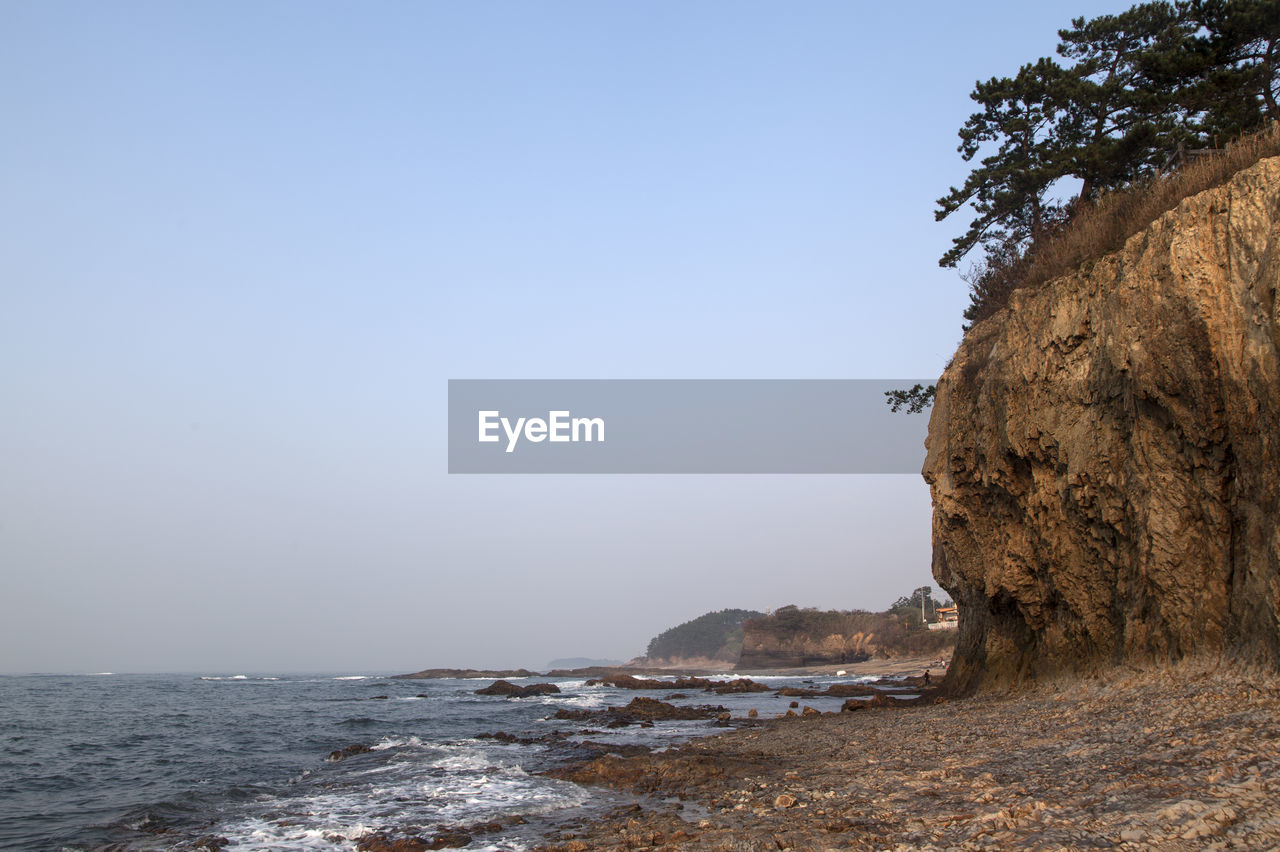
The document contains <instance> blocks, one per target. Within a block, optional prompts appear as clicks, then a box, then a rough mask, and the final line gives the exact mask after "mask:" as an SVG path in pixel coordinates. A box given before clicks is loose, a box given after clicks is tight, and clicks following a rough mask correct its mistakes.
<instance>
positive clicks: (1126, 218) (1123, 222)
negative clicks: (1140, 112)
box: [983, 123, 1280, 316]
mask: <svg viewBox="0 0 1280 852" xmlns="http://www.w3.org/2000/svg"><path fill="white" fill-rule="evenodd" d="M1275 156H1280V123H1273V124H1272V125H1271V127H1269V128H1268V129H1266V130H1263V131H1261V132H1259V133H1256V134H1253V135H1251V136H1245V137H1242V138H1241V139H1239V140H1237V141H1235V142H1233V143H1231V144H1230V145H1228V146H1227V148H1226V149H1225V150H1223V151H1220V152H1217V153H1214V154H1210V155H1206V156H1201V157H1198V158H1196V159H1194V160H1192V161H1191V162H1189V163H1186V164H1185V165H1183V166H1182V167H1181V168H1180V169H1178V170H1177V171H1175V172H1171V173H1169V174H1166V175H1163V176H1159V177H1156V178H1154V179H1152V180H1150V181H1148V182H1145V183H1142V184H1139V185H1135V186H1131V187H1129V188H1127V189H1123V190H1117V191H1115V192H1111V193H1108V194H1106V195H1104V196H1103V197H1102V198H1101V199H1099V200H1098V202H1097V203H1096V204H1090V205H1086V206H1085V207H1083V208H1082V209H1081V210H1080V211H1079V212H1077V213H1076V214H1075V216H1073V217H1072V219H1071V221H1070V222H1069V223H1068V224H1067V225H1066V227H1065V228H1063V230H1062V231H1061V232H1060V233H1059V234H1058V235H1057V236H1056V237H1054V238H1052V239H1051V240H1049V241H1048V242H1046V243H1044V244H1043V245H1040V246H1037V247H1036V248H1035V250H1034V253H1033V254H1032V256H1030V257H1028V264H1027V266H1026V267H1024V268H1022V269H1019V270H1018V272H1019V273H1020V274H1018V276H1017V281H1016V282H1012V283H1013V287H1011V288H1010V290H1012V289H1017V288H1022V287H1036V286H1040V285H1042V284H1045V283H1046V282H1048V281H1051V280H1053V279H1054V278H1058V277H1061V276H1063V275H1067V274H1069V273H1071V272H1074V271H1075V270H1076V269H1079V268H1080V267H1081V266H1082V265H1084V264H1086V263H1088V262H1090V261H1093V260H1097V259H1098V258H1100V257H1102V256H1103V255H1106V254H1109V253H1111V252H1113V251H1117V250H1119V249H1120V248H1122V247H1123V246H1124V244H1125V241H1126V240H1128V239H1129V238H1130V237H1132V236H1133V235H1134V234H1136V233H1138V232H1139V231H1141V230H1143V229H1144V228H1146V227H1147V226H1149V225H1150V224H1151V223H1152V222H1154V221H1155V220H1156V219H1159V218H1160V217H1161V216H1162V215H1164V214H1165V213H1167V212H1169V211H1170V210H1172V209H1173V208H1175V207H1177V206H1178V204H1179V203H1180V202H1181V201H1182V200H1183V199H1185V198H1190V197H1191V196H1193V195H1195V194H1197V193H1200V192H1204V191H1205V190H1207V189H1213V188H1214V187H1216V186H1221V185H1222V184H1224V183H1226V182H1227V181H1229V180H1230V179H1231V178H1232V177H1233V176H1234V175H1235V174H1236V173H1237V172H1240V171H1243V170H1244V169H1247V168H1249V167H1250V166H1252V165H1254V164H1255V163H1257V162H1258V161H1260V160H1264V159H1266V158H1268V157H1275ZM1006 298H1007V296H1006ZM1002 302H1003V300H1002ZM1000 307H1003V304H1000V305H993V306H991V310H989V311H984V312H983V316H986V315H989V314H990V313H993V312H994V311H995V310H996V309H998V308H1000Z"/></svg>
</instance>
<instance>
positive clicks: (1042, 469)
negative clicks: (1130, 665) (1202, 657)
mask: <svg viewBox="0 0 1280 852" xmlns="http://www.w3.org/2000/svg"><path fill="white" fill-rule="evenodd" d="M1278 290H1280V158H1274V159H1270V160H1264V161H1262V162H1260V163H1259V164H1257V165H1256V166H1254V167H1252V168H1250V169H1248V170H1246V171H1243V172H1241V173H1239V174H1238V175H1236V176H1235V178H1233V179H1232V180H1231V181H1230V182H1229V183H1228V184H1225V185H1223V186H1221V187H1218V188H1216V189H1213V190H1210V191H1207V192H1204V193H1201V194H1199V195H1196V196H1193V197H1191V198H1188V199H1186V200H1185V201H1184V202H1182V204H1181V205H1180V206H1179V207H1178V208H1177V209H1175V210H1173V211H1171V212H1169V213H1167V214H1165V215H1164V216H1163V217H1162V218H1161V219H1159V220H1158V221H1157V222H1155V223H1153V224H1152V225H1151V226H1150V227H1149V228H1148V229H1146V230H1145V231H1143V232H1141V233H1139V234H1137V235H1136V236H1134V237H1133V238H1132V239H1130V240H1129V241H1128V243H1127V244H1126V245H1125V247H1124V248H1123V249H1122V250H1121V251H1119V252H1116V253H1114V254H1112V255H1108V256H1107V257H1104V258H1102V259H1101V260H1099V261H1097V262H1096V263H1095V264H1093V265H1092V266H1091V267H1090V268H1086V269H1083V270H1081V271H1079V272H1077V273H1076V274H1074V275H1071V276H1068V277H1066V278H1063V279H1059V280H1058V281H1055V282H1053V283H1052V284H1050V285H1048V286H1046V287H1043V288H1038V289H1029V290H1023V291H1019V292H1017V293H1015V294H1014V297H1013V299H1012V300H1011V302H1010V306H1009V308H1007V309H1006V310H1004V311H1002V312H1000V313H999V314H997V315H996V316H994V317H992V318H990V319H988V320H986V321H984V322H982V323H980V324H978V325H976V326H975V327H974V328H973V329H971V330H970V332H969V334H968V335H967V336H966V338H965V340H964V342H963V343H962V345H961V346H960V349H959V351H958V352H957V353H956V356H955V358H954V360H953V362H952V363H951V365H950V366H949V367H948V369H947V371H946V373H945V374H944V375H943V377H942V379H941V381H940V383H939V385H938V395H937V400H936V402H935V404H934V409H933V414H932V419H931V421H930V425H929V439H928V456H927V458H926V461H925V468H924V475H925V478H926V480H927V481H928V482H929V484H930V490H931V492H932V495H933V506H934V514H933V536H934V566H933V572H934V576H935V578H936V579H937V580H938V582H939V583H940V584H941V585H942V586H943V587H944V588H945V589H946V590H947V591H948V592H950V593H951V595H952V596H953V597H954V598H955V600H956V601H958V602H959V603H960V604H961V612H962V618H961V625H960V640H959V641H960V645H959V648H958V649H957V653H956V655H955V658H954V660H953V665H952V669H951V672H950V674H949V676H948V677H949V681H948V683H949V686H951V687H952V688H954V689H958V690H962V691H963V690H969V689H972V688H975V687H977V686H979V685H981V684H983V683H993V682H1009V681H1014V680H1020V679H1026V678H1034V677H1037V676H1041V675H1044V674H1049V673H1052V672H1056V671H1062V670H1075V669H1082V668H1088V667H1091V666H1097V665H1105V664H1109V663H1114V662H1119V661H1124V660H1131V661H1143V662H1146V661H1152V660H1157V661H1158V660H1162V659H1171V658H1178V657H1182V656H1186V655H1189V654H1193V653H1198V652H1210V653H1212V652H1217V651H1223V652H1226V653H1228V654H1229V655H1231V656H1236V657H1245V658H1249V659H1256V660H1259V661H1262V662H1265V663H1267V664H1269V665H1272V666H1274V665H1276V664H1277V661H1280V622H1278V619H1277V613H1278V612H1280V304H1278V302H1277V296H1278V295H1280V293H1278V292H1277V291H1278Z"/></svg>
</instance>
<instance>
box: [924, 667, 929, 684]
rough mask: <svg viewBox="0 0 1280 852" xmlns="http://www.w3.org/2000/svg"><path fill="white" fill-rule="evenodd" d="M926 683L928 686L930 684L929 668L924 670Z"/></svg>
mask: <svg viewBox="0 0 1280 852" xmlns="http://www.w3.org/2000/svg"><path fill="white" fill-rule="evenodd" d="M924 685H925V686H928V685H929V670H928V669H925V670H924Z"/></svg>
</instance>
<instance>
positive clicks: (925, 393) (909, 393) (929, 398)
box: [884, 385, 938, 414]
mask: <svg viewBox="0 0 1280 852" xmlns="http://www.w3.org/2000/svg"><path fill="white" fill-rule="evenodd" d="M937 392H938V386H937V385H929V386H928V387H925V386H924V385H912V386H911V388H910V389H908V390H891V391H885V392H884V395H885V396H886V397H888V399H886V400H885V402H886V403H887V404H888V405H889V410H890V411H892V412H893V413H894V414H897V413H898V412H899V411H900V410H901V409H903V408H905V409H906V410H907V413H908V414H919V413H920V412H921V411H924V410H925V409H926V408H928V407H929V406H931V405H933V397H934V394H936V393H937Z"/></svg>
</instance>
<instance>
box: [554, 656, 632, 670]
mask: <svg viewBox="0 0 1280 852" xmlns="http://www.w3.org/2000/svg"><path fill="white" fill-rule="evenodd" d="M620 665H622V660H597V659H595V658H594V657H562V658H561V659H559V660H552V661H551V662H549V663H547V668H546V670H547V671H551V670H552V669H591V668H607V667H609V666H620Z"/></svg>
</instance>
